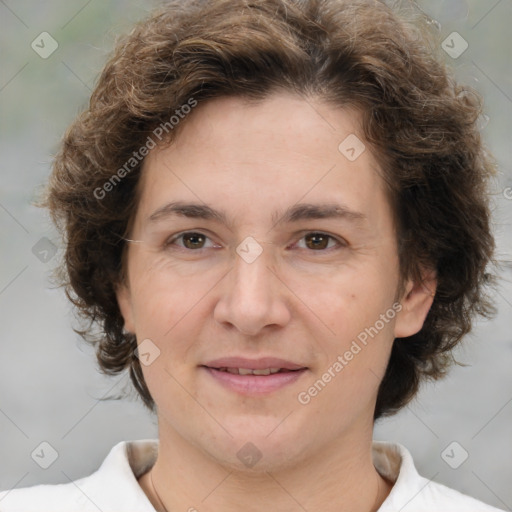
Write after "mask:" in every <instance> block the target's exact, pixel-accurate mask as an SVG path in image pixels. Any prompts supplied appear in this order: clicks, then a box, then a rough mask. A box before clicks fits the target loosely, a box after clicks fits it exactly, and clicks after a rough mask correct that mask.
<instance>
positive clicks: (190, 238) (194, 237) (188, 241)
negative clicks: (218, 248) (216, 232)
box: [165, 231, 214, 250]
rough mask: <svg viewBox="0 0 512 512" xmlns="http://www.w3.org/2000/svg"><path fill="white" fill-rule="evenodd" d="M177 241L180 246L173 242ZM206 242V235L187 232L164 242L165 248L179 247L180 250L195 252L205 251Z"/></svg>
mask: <svg viewBox="0 0 512 512" xmlns="http://www.w3.org/2000/svg"><path fill="white" fill-rule="evenodd" d="M177 240H181V241H182V242H181V244H176V243H175V242H176V241H177ZM207 240H210V239H209V238H208V237H207V236H206V235H204V234H203V233H197V232H195V231H187V232H185V233H181V234H179V235H175V236H173V237H171V238H170V239H169V240H167V242H165V247H166V248H168V247H170V246H172V245H177V246H178V247H181V248H182V249H190V250H197V249H205V248H206V247H205V243H206V241H207ZM209 247H214V245H213V244H212V245H210V246H209Z"/></svg>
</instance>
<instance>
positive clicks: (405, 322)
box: [395, 269, 437, 338]
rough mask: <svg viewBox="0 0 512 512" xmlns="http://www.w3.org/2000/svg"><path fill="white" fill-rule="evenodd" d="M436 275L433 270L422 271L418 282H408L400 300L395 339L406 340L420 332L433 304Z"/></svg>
mask: <svg viewBox="0 0 512 512" xmlns="http://www.w3.org/2000/svg"><path fill="white" fill-rule="evenodd" d="M436 288H437V275H436V272H435V271H434V270H426V269H424V270H423V271H422V280H421V281H420V282H418V281H413V280H412V279H411V280H408V281H407V283H406V285H405V290H404V292H403V294H402V297H401V299H400V304H401V305H402V309H401V311H400V312H399V313H398V315H397V317H396V322H395V338H406V337H407V336H412V335H413V334H416V333H417V332H419V331H420V330H421V328H422V327H423V323H424V322H425V318H427V314H428V312H429V310H430V307H431V306H432V303H433V302H434V296H435V292H436Z"/></svg>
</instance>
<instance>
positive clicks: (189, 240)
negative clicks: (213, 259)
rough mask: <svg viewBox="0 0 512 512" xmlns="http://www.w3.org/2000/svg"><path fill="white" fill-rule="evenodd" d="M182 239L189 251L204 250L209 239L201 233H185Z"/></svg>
mask: <svg viewBox="0 0 512 512" xmlns="http://www.w3.org/2000/svg"><path fill="white" fill-rule="evenodd" d="M181 238H182V240H183V246H184V247H186V248H187V249H202V248H203V245H204V243H205V240H206V238H207V237H206V236H204V235H203V234H201V233H185V234H183V235H181Z"/></svg>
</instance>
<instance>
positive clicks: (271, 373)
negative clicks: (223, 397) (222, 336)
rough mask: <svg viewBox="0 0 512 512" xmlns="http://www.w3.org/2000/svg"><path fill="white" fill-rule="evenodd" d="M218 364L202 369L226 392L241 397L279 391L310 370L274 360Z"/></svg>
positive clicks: (214, 363) (209, 364) (225, 361)
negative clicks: (226, 390)
mask: <svg viewBox="0 0 512 512" xmlns="http://www.w3.org/2000/svg"><path fill="white" fill-rule="evenodd" d="M236 361H237V362H235V359H234V358H231V359H230V361H228V360H219V361H217V362H213V361H212V362H210V363H208V364H207V365H201V366H200V368H202V369H204V370H205V371H206V372H207V373H208V375H209V376H210V377H212V378H213V379H214V380H215V382H217V383H218V384H220V385H221V386H222V387H223V388H225V389H229V390H230V391H233V392H235V393H239V394H242V395H254V396H257V395H263V394H268V393H272V392H275V391H278V390H280V389H282V388H284V387H286V386H289V385H290V384H292V383H294V382H296V381H297V380H298V379H300V378H301V377H302V376H303V375H304V374H305V373H306V372H307V371H308V368H307V367H305V366H300V365H298V364H294V363H291V362H289V361H283V360H277V359H274V358H266V359H265V358H263V359H259V360H253V361H250V360H244V361H242V362H241V361H240V359H237V360H236Z"/></svg>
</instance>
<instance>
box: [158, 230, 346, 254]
mask: <svg viewBox="0 0 512 512" xmlns="http://www.w3.org/2000/svg"><path fill="white" fill-rule="evenodd" d="M185 235H201V236H203V237H205V238H206V239H208V240H210V237H209V236H207V235H205V234H204V233H201V232H200V231H183V232H182V233H178V234H176V235H173V236H172V237H171V238H169V239H168V240H167V241H166V242H165V243H164V249H169V248H171V246H172V245H173V244H174V242H176V240H179V239H181V238H182V237H184V236H185ZM307 235H320V236H324V237H328V238H329V239H330V240H334V241H335V242H336V243H337V244H338V247H337V248H338V249H339V248H343V247H347V245H348V244H347V242H346V241H345V240H343V239H339V238H337V237H335V236H333V235H330V234H329V233H324V232H323V231H307V232H305V233H304V235H303V236H302V237H301V238H300V239H299V240H298V241H300V240H302V239H304V238H305V237H306V236H307ZM296 243H297V242H296ZM176 247H178V249H180V250H184V251H186V252H190V253H192V252H198V253H200V252H202V251H203V250H205V249H211V247H201V248H199V249H188V248H186V247H182V246H176ZM333 249H336V247H328V248H326V249H319V250H314V249H307V248H306V250H307V251H308V252H312V253H314V252H319V253H322V252H323V253H325V252H330V251H331V250H333Z"/></svg>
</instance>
